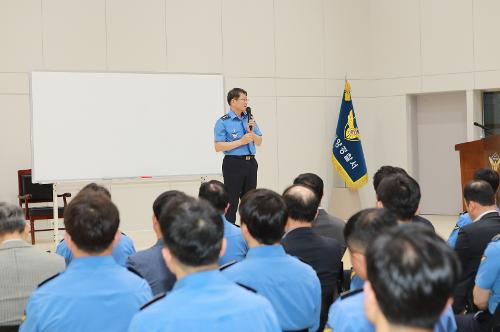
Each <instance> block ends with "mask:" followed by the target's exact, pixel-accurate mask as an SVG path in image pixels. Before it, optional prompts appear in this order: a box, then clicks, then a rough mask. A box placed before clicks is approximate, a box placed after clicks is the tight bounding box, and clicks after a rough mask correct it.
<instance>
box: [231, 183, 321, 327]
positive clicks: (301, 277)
mask: <svg viewBox="0 0 500 332" xmlns="http://www.w3.org/2000/svg"><path fill="white" fill-rule="evenodd" d="M239 212H240V220H241V230H242V232H243V236H244V237H245V239H246V240H247V242H248V244H249V245H250V250H249V251H248V254H247V258H245V259H244V260H243V261H241V262H239V263H236V264H234V265H232V266H229V267H227V268H226V269H224V271H223V274H224V275H225V276H226V277H228V278H229V279H231V280H233V281H235V282H238V283H241V284H244V285H246V286H249V287H251V288H253V289H255V290H256V291H257V293H258V294H261V295H263V296H265V297H266V298H267V299H268V300H269V301H270V302H271V304H272V305H273V307H274V310H275V311H276V315H277V316H278V321H279V323H280V326H281V329H282V330H284V331H297V330H306V329H307V330H309V331H310V332H316V331H317V330H318V327H319V315H320V310H321V285H320V283H319V279H318V276H317V275H316V272H314V270H313V269H312V268H311V267H310V266H309V265H307V264H305V263H302V262H301V261H300V260H298V259H297V258H296V257H293V256H290V255H287V254H286V253H285V250H284V249H283V247H282V246H281V244H280V240H281V238H282V236H283V234H284V232H285V224H286V221H287V213H286V205H285V202H284V201H283V198H281V196H280V195H278V194H277V193H275V192H274V191H271V190H267V189H257V190H253V191H250V192H248V193H247V194H246V195H245V196H243V199H242V200H241V203H240V207H239Z"/></svg>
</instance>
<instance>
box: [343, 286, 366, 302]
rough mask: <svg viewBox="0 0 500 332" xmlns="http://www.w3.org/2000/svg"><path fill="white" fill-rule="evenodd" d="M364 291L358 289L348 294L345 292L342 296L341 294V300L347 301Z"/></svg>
mask: <svg viewBox="0 0 500 332" xmlns="http://www.w3.org/2000/svg"><path fill="white" fill-rule="evenodd" d="M362 291H363V288H358V289H353V290H350V291H347V292H343V293H342V294H340V298H341V299H342V300H344V299H347V298H348V297H351V296H353V295H356V294H359V293H361V292H362Z"/></svg>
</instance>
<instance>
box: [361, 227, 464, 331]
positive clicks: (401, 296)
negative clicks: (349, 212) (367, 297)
mask: <svg viewBox="0 0 500 332" xmlns="http://www.w3.org/2000/svg"><path fill="white" fill-rule="evenodd" d="M366 261H367V276H368V280H369V281H370V284H371V286H372V289H373V291H374V292H375V296H376V298H377V302H378V304H379V307H380V309H381V311H382V313H383V314H384V316H385V317H386V318H387V320H388V321H389V322H390V323H392V324H397V325H403V326H411V327H419V328H424V329H432V328H433V327H434V325H435V324H436V322H437V321H438V319H439V317H440V315H441V313H442V312H443V310H444V308H445V306H446V303H447V301H448V299H449V298H450V296H451V294H452V292H453V289H454V287H455V285H456V284H457V281H458V278H459V276H460V264H459V261H458V259H457V257H456V256H455V253H454V252H453V249H451V248H450V247H449V246H448V245H447V244H446V243H445V242H444V241H443V240H442V239H441V238H440V237H439V236H438V235H436V234H435V232H433V231H432V230H430V229H428V228H426V227H424V226H422V225H415V224H405V225H399V226H396V227H393V228H391V229H390V230H388V231H387V232H386V233H384V234H381V235H380V236H379V237H378V238H377V239H375V241H373V242H372V243H371V244H370V245H368V248H367V250H366Z"/></svg>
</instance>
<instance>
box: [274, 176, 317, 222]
mask: <svg viewBox="0 0 500 332" xmlns="http://www.w3.org/2000/svg"><path fill="white" fill-rule="evenodd" d="M283 199H284V200H285V203H286V207H287V211H288V217H289V218H291V219H293V220H298V221H307V222H312V221H313V220H314V218H316V214H317V212H318V207H319V201H320V200H319V197H318V196H316V194H315V193H314V191H313V190H312V189H311V188H310V187H308V186H305V185H301V184H294V185H293V186H290V187H288V188H287V189H286V190H285V191H284V192H283Z"/></svg>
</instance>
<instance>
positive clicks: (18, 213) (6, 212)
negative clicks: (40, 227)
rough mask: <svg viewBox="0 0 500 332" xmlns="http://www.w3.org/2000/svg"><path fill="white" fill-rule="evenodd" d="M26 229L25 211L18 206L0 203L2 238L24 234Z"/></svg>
mask: <svg viewBox="0 0 500 332" xmlns="http://www.w3.org/2000/svg"><path fill="white" fill-rule="evenodd" d="M25 227H26V220H25V219H24V213H23V210H21V208H20V207H19V206H17V205H14V204H9V203H4V202H0V237H2V236H4V235H6V234H12V233H22V232H23V231H24V228H25Z"/></svg>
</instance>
